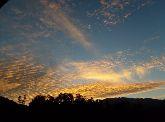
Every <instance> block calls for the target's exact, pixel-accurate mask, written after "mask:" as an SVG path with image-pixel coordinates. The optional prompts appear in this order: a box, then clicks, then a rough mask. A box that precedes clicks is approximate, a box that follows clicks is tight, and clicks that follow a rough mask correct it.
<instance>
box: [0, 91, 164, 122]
mask: <svg viewBox="0 0 165 122" xmlns="http://www.w3.org/2000/svg"><path fill="white" fill-rule="evenodd" d="M18 102H20V101H19V100H18ZM20 103H21V104H19V103H16V102H14V101H12V100H9V99H7V98H4V97H0V115H1V120H2V118H3V119H4V120H7V119H12V120H13V119H17V121H19V120H21V121H29V122H30V121H32V120H34V119H36V120H37V121H39V120H40V121H41V120H45V119H46V120H49V119H54V121H55V120H60V121H62V120H65V121H69V120H71V121H103V120H105V121H110V122H116V121H122V122H123V121H130V122H136V121H137V122H143V121H144V122H165V117H164V114H165V100H157V99H150V98H145V99H142V98H136V99H135V98H106V99H103V100H99V99H98V100H94V99H93V98H91V99H85V98H84V97H83V96H81V95H80V94H77V95H76V97H74V96H73V95H72V94H69V93H64V94H62V93H61V94H59V96H57V97H56V98H55V97H52V96H49V95H48V96H41V95H38V96H36V97H35V98H34V99H33V100H32V101H31V102H30V103H29V105H23V104H22V102H20ZM20 118H23V119H20ZM50 121H51V120H50Z"/></svg>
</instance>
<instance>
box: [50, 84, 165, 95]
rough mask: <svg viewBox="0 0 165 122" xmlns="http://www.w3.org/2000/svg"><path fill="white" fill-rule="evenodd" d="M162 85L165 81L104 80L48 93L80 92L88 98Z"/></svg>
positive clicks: (132, 91)
mask: <svg viewBox="0 0 165 122" xmlns="http://www.w3.org/2000/svg"><path fill="white" fill-rule="evenodd" d="M162 85H165V82H146V83H122V84H117V85H114V84H110V83H107V82H102V83H91V84H87V85H79V86H75V87H71V88H64V89H59V90H55V91H51V92H49V93H48V94H50V95H58V94H59V93H72V94H74V95H75V94H77V93H80V94H82V95H83V96H85V97H87V98H90V97H93V98H105V97H115V96H119V95H126V94H130V93H137V92H142V91H147V90H151V89H155V88H157V87H159V86H162Z"/></svg>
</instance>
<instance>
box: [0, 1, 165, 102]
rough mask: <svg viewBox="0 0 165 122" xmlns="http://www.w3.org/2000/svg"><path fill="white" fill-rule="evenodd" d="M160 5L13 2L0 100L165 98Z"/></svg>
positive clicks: (4, 14) (2, 22)
mask: <svg viewBox="0 0 165 122" xmlns="http://www.w3.org/2000/svg"><path fill="white" fill-rule="evenodd" d="M164 5H165V1H164V0H10V1H8V3H7V4H5V5H4V6H3V7H2V8H1V9H0V95H1V96H5V97H8V98H10V99H13V100H15V101H17V98H18V96H19V95H21V96H22V95H24V94H26V95H27V101H29V100H31V99H32V98H33V97H34V96H36V95H38V94H42V95H48V94H50V95H53V96H56V95H58V94H59V93H61V92H69V93H73V94H77V93H80V94H82V95H84V96H85V97H87V98H90V97H93V98H105V97H135V98H136V97H142V98H148V97H149V98H157V99H164V98H165V87H164V85H165V14H164V13H165V7H164Z"/></svg>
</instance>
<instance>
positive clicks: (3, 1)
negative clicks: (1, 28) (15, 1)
mask: <svg viewBox="0 0 165 122" xmlns="http://www.w3.org/2000/svg"><path fill="white" fill-rule="evenodd" d="M8 1H9V0H0V8H1V7H2V6H3V5H4V4H6V3H7V2H8Z"/></svg>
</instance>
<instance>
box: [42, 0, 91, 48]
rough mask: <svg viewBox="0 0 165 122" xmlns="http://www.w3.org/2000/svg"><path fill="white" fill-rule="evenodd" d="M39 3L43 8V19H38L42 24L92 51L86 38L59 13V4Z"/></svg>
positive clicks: (44, 0)
mask: <svg viewBox="0 0 165 122" xmlns="http://www.w3.org/2000/svg"><path fill="white" fill-rule="evenodd" d="M41 3H42V4H43V5H44V6H45V10H44V15H45V17H43V18H41V19H40V20H41V21H42V22H43V23H45V24H47V25H48V26H51V27H53V28H55V29H59V30H61V31H63V32H64V33H65V34H67V35H68V36H70V37H71V38H72V39H74V41H76V42H79V43H80V44H81V45H82V46H83V47H85V48H86V49H88V50H92V49H94V47H93V44H92V43H91V42H90V40H89V39H88V37H87V36H86V35H85V34H84V33H83V32H82V31H81V30H80V29H79V28H78V27H77V26H76V24H75V23H74V22H73V21H72V20H71V18H70V17H69V16H67V15H66V14H64V12H62V11H61V9H60V8H61V5H60V3H56V2H49V1H48V0H42V1H41ZM91 48H92V49H91Z"/></svg>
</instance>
